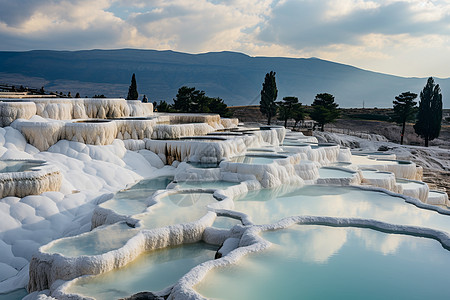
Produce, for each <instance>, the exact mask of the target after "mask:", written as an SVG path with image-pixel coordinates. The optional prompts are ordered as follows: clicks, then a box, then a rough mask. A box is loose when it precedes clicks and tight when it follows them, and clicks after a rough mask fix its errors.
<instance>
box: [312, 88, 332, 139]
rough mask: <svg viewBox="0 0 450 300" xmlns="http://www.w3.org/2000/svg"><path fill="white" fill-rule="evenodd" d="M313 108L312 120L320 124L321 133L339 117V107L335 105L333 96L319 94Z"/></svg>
mask: <svg viewBox="0 0 450 300" xmlns="http://www.w3.org/2000/svg"><path fill="white" fill-rule="evenodd" d="M311 106H312V107H313V111H312V112H311V113H310V116H311V119H313V120H314V121H316V122H317V123H319V125H320V131H323V129H324V126H325V124H327V123H330V122H333V121H334V120H336V119H337V118H338V117H339V110H338V107H339V105H338V104H337V103H334V96H333V95H331V94H327V93H323V94H317V95H316V98H315V99H314V102H313V104H312V105H311Z"/></svg>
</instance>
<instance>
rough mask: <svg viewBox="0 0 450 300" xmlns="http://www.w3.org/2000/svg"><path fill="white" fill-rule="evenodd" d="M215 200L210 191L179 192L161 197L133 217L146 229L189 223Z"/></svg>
mask: <svg viewBox="0 0 450 300" xmlns="http://www.w3.org/2000/svg"><path fill="white" fill-rule="evenodd" d="M215 202H217V199H216V198H214V196H213V194H212V193H206V192H205V193H190V192H179V193H174V194H169V195H166V196H163V197H161V198H160V199H159V203H156V204H155V205H153V206H150V207H149V208H148V209H147V212H145V213H143V214H139V215H135V216H134V217H135V218H137V219H139V220H142V225H143V226H144V228H147V229H151V228H160V227H164V226H169V225H174V224H182V223H189V222H194V221H197V220H199V219H200V218H202V217H203V216H204V215H206V213H207V212H208V207H207V206H208V204H212V203H215Z"/></svg>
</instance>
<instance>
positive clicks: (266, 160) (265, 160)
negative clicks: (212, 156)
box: [230, 154, 287, 165]
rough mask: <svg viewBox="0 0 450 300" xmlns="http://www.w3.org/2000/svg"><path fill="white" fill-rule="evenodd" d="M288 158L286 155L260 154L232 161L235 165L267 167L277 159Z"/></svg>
mask: <svg viewBox="0 0 450 300" xmlns="http://www.w3.org/2000/svg"><path fill="white" fill-rule="evenodd" d="M283 158H287V156H285V155H277V154H274V155H262V154H261V155H260V154H247V155H242V156H236V157H233V158H231V159H230V161H231V162H234V163H242V164H252V165H267V164H270V163H273V162H274V160H276V159H283Z"/></svg>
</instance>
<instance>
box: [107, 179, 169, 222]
mask: <svg viewBox="0 0 450 300" xmlns="http://www.w3.org/2000/svg"><path fill="white" fill-rule="evenodd" d="M172 180H173V177H172V176H162V177H157V178H152V179H144V180H141V181H140V182H138V183H137V184H135V185H133V186H132V187H131V188H129V189H127V190H124V191H120V192H118V193H116V194H115V195H114V198H112V199H111V200H108V201H106V202H104V203H102V204H101V206H102V207H104V208H109V209H111V210H113V211H115V212H116V213H118V214H123V215H134V214H138V213H141V212H143V211H144V210H145V209H146V208H147V206H148V205H147V199H148V198H149V197H150V196H152V195H153V193H154V192H155V191H157V190H163V189H165V188H166V187H167V185H168V184H169V183H170V182H171V181H172Z"/></svg>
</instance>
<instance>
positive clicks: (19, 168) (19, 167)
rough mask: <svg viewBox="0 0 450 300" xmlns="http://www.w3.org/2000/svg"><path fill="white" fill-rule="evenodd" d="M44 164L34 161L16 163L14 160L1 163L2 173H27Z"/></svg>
mask: <svg viewBox="0 0 450 300" xmlns="http://www.w3.org/2000/svg"><path fill="white" fill-rule="evenodd" d="M42 165H43V163H42V162H34V161H26V160H24V161H20V160H19V161H14V160H2V161H0V173H9V172H25V171H28V170H30V169H31V168H34V167H39V166H42Z"/></svg>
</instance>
